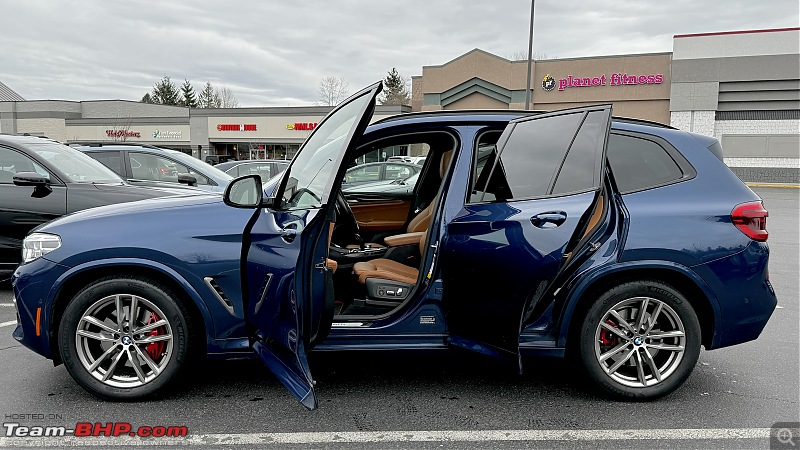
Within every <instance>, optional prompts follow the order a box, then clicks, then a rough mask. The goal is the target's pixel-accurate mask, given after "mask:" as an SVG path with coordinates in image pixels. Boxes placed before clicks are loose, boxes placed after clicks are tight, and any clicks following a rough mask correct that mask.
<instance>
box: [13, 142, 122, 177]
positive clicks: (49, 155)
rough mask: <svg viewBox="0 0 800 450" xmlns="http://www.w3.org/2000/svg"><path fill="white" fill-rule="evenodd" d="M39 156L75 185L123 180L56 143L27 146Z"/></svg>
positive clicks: (90, 159) (69, 148)
mask: <svg viewBox="0 0 800 450" xmlns="http://www.w3.org/2000/svg"><path fill="white" fill-rule="evenodd" d="M27 145H28V148H29V149H30V150H31V151H33V152H34V153H36V155H37V156H39V157H40V158H42V159H44V160H46V161H47V162H48V163H49V164H50V165H51V166H53V167H56V168H57V169H58V170H59V171H60V172H61V173H62V174H63V175H65V176H66V177H67V180H68V181H71V182H73V183H119V182H122V179H121V178H120V176H119V175H117V174H116V173H114V171H112V170H111V169H109V168H108V167H106V166H104V165H102V164H101V163H99V162H97V161H95V160H94V159H92V158H91V157H89V156H87V155H86V154H84V153H83V152H81V151H79V150H75V149H74V148H72V147H68V146H66V145H63V144H58V143H54V142H42V143H36V144H27Z"/></svg>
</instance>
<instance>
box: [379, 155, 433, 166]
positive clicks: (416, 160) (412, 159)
mask: <svg viewBox="0 0 800 450" xmlns="http://www.w3.org/2000/svg"><path fill="white" fill-rule="evenodd" d="M425 158H426V157H425V156H390V157H388V158H387V159H386V161H391V162H407V163H411V164H416V165H418V166H422V165H424V164H425Z"/></svg>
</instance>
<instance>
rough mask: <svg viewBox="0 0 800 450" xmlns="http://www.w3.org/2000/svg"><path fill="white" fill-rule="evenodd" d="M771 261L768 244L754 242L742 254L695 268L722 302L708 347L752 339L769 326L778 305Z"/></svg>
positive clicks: (729, 344)
mask: <svg viewBox="0 0 800 450" xmlns="http://www.w3.org/2000/svg"><path fill="white" fill-rule="evenodd" d="M768 260H769V247H768V246H767V244H765V243H762V242H755V241H753V242H751V243H750V244H749V245H748V246H747V247H746V248H745V249H744V250H743V251H741V252H739V253H736V254H734V255H731V256H728V257H725V258H720V259H718V260H715V261H711V262H709V263H706V264H700V265H697V266H694V267H692V269H693V270H694V271H695V272H696V273H697V274H698V275H700V276H701V277H702V278H703V279H704V280H705V281H706V283H708V286H709V287H710V288H711V289H712V290H713V291H714V293H715V294H716V297H717V300H718V304H719V311H718V314H717V323H716V324H715V326H714V336H713V339H712V341H711V345H710V346H709V347H708V349H709V350H710V349H715V348H721V347H728V346H731V345H736V344H741V343H743V342H747V341H752V340H754V339H756V338H758V336H759V335H760V334H761V331H762V330H763V329H764V327H765V326H766V325H767V321H769V318H770V316H772V312H773V311H774V310H775V306H776V305H777V304H778V299H777V297H776V296H775V291H774V290H773V288H772V285H771V284H770V282H769V280H768V279H767V278H768V277H767V275H768V273H769V272H768V267H767V262H768Z"/></svg>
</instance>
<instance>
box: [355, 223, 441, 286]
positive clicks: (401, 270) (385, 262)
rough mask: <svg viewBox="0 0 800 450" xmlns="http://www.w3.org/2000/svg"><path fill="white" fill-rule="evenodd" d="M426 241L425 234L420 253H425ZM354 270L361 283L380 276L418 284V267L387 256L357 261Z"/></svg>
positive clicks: (420, 243)
mask: <svg viewBox="0 0 800 450" xmlns="http://www.w3.org/2000/svg"><path fill="white" fill-rule="evenodd" d="M425 241H426V237H425V236H424V235H423V236H421V239H420V240H419V251H420V253H423V250H424V248H425ZM353 272H354V273H355V274H356V275H357V276H358V282H359V283H361V284H366V283H367V279H368V278H379V279H381V280H392V281H397V282H400V283H406V284H408V285H410V286H409V287H411V286H413V285H415V284H417V278H418V277H419V270H418V269H416V268H414V267H410V266H407V265H405V264H401V263H399V262H397V261H392V260H391V259H386V258H378V259H373V260H371V261H364V262H358V263H355V264H354V265H353Z"/></svg>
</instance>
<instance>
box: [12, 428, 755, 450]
mask: <svg viewBox="0 0 800 450" xmlns="http://www.w3.org/2000/svg"><path fill="white" fill-rule="evenodd" d="M769 437H770V429H769V428H712V429H654V430H470V431H459V430H452V431H351V432H342V433H336V432H316V433H250V434H193V435H190V436H187V437H183V438H174V437H164V438H136V437H130V436H120V437H73V436H68V437H62V438H54V437H47V438H31V437H27V438H13V437H0V447H7V446H8V447H35V448H41V447H84V446H85V447H95V446H97V447H106V446H137V447H146V446H165V445H176V446H177V445H209V446H215V447H218V446H229V445H256V446H258V445H268V444H277V445H281V444H347V443H402V442H499V441H618V440H647V441H650V440H701V439H702V440H728V439H731V440H733V439H769ZM668 446H669V445H666V447H668Z"/></svg>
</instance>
